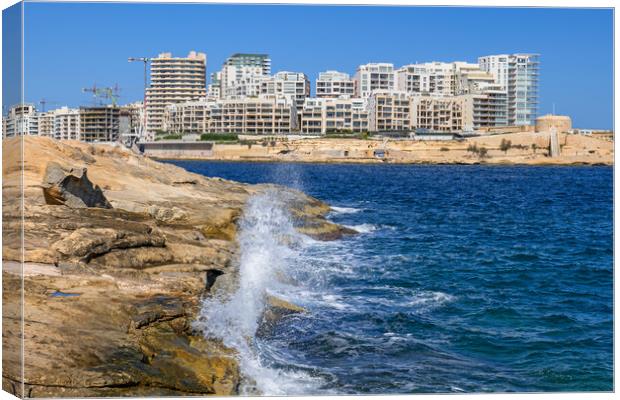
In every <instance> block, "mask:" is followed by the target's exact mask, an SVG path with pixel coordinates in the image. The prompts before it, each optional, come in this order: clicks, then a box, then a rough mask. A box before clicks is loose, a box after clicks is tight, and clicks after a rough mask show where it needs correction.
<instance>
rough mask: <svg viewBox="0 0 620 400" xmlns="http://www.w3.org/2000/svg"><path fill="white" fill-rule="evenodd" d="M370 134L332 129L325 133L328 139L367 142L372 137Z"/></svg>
mask: <svg viewBox="0 0 620 400" xmlns="http://www.w3.org/2000/svg"><path fill="white" fill-rule="evenodd" d="M370 136H371V135H370V133H369V132H353V131H352V130H350V129H331V130H328V131H327V132H325V136H323V137H324V138H326V139H362V140H366V139H368V138H369V137H370Z"/></svg>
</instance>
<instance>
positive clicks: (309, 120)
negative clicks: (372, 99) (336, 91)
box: [300, 98, 368, 135]
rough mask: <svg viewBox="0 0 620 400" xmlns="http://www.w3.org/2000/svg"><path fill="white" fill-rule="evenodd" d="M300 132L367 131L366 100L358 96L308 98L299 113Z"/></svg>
mask: <svg viewBox="0 0 620 400" xmlns="http://www.w3.org/2000/svg"><path fill="white" fill-rule="evenodd" d="M300 130H301V133H302V134H316V135H324V134H326V133H330V132H338V131H351V132H367V131H368V101H367V100H366V99H359V98H355V99H352V98H308V99H306V102H305V103H304V107H303V109H302V113H301V125H300Z"/></svg>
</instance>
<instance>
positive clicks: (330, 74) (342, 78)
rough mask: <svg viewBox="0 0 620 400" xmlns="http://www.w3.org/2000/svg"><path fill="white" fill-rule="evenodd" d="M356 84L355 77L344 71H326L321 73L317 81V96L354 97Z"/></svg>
mask: <svg viewBox="0 0 620 400" xmlns="http://www.w3.org/2000/svg"><path fill="white" fill-rule="evenodd" d="M354 94H355V84H354V82H353V79H351V77H350V76H349V74H346V73H344V72H338V71H325V72H321V73H320V74H319V79H317V81H316V97H342V96H349V97H353V95H354Z"/></svg>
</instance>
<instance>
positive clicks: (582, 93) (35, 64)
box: [5, 3, 613, 128]
mask: <svg viewBox="0 0 620 400" xmlns="http://www.w3.org/2000/svg"><path fill="white" fill-rule="evenodd" d="M24 24H25V28H24V31H25V69H24V72H25V81H26V85H25V86H26V87H25V98H26V101H32V102H36V101H38V100H40V99H42V98H45V99H48V100H51V101H55V102H57V103H58V106H59V105H65V104H66V105H69V106H78V105H80V104H88V103H89V102H90V101H91V98H90V97H89V96H88V94H84V93H82V91H81V89H82V88H83V87H88V86H92V84H93V83H96V84H97V85H101V86H112V85H114V84H115V83H118V85H119V86H120V87H121V95H122V98H121V102H130V101H136V100H140V99H141V98H142V94H143V93H142V86H143V72H142V66H141V65H140V64H138V63H131V64H130V63H128V62H127V57H130V56H155V55H157V54H158V53H159V52H163V51H170V52H172V53H173V54H174V55H186V54H187V52H188V51H189V50H197V51H202V52H206V53H207V57H208V64H207V73H208V74H210V73H211V72H213V71H216V70H219V68H220V66H221V64H222V62H223V61H224V59H225V58H226V57H227V56H229V55H231V54H232V53H235V52H260V53H263V52H264V53H268V54H270V56H271V58H272V64H273V68H272V69H273V72H276V71H279V70H291V71H302V72H305V73H306V74H307V75H308V76H309V77H310V79H311V80H312V81H313V82H314V79H315V78H316V76H317V75H318V73H319V72H320V71H324V70H327V69H336V70H341V71H345V72H349V73H351V74H353V73H354V72H355V69H356V66H357V65H359V64H363V63H366V62H392V63H394V64H395V65H396V66H400V65H404V64H407V63H412V62H425V61H434V60H436V61H455V60H463V61H471V62H474V61H476V60H477V57H478V56H482V55H488V54H498V53H515V52H534V53H540V54H541V80H540V106H539V113H540V114H544V113H547V112H551V110H552V104H553V103H555V104H556V112H557V113H559V114H568V115H570V116H571V117H572V118H573V124H574V125H575V126H577V127H592V128H611V127H612V124H613V102H612V101H613V97H612V96H613V11H612V10H610V9H549V8H534V9H533V8H448V7H435V8H431V7H425V8H422V7H379V6H370V7H347V6H318V5H317V6H266V5H262V6H261V5H253V6H235V5H208V4H193V5H188V4H113V3H107V4H105V3H99V4H87V3H82V4H71V3H26V5H25V23H24ZM5 60H6V58H5ZM54 106H56V105H54ZM48 107H49V105H48Z"/></svg>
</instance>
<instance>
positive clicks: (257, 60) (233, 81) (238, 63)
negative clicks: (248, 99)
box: [212, 53, 271, 98]
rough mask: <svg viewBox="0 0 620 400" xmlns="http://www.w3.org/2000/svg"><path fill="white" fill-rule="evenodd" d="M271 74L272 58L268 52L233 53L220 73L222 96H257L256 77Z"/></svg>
mask: <svg viewBox="0 0 620 400" xmlns="http://www.w3.org/2000/svg"><path fill="white" fill-rule="evenodd" d="M270 74H271V59H270V58H269V56H268V55H267V54H246V53H237V54H233V55H232V56H230V57H228V58H227V59H226V61H224V65H222V70H221V71H220V73H219V77H218V80H219V86H220V98H238V97H240V96H257V95H258V93H256V90H257V87H256V82H257V81H258V79H256V78H258V77H268V76H269V75H270ZM212 83H213V82H212ZM259 87H260V86H259Z"/></svg>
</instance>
